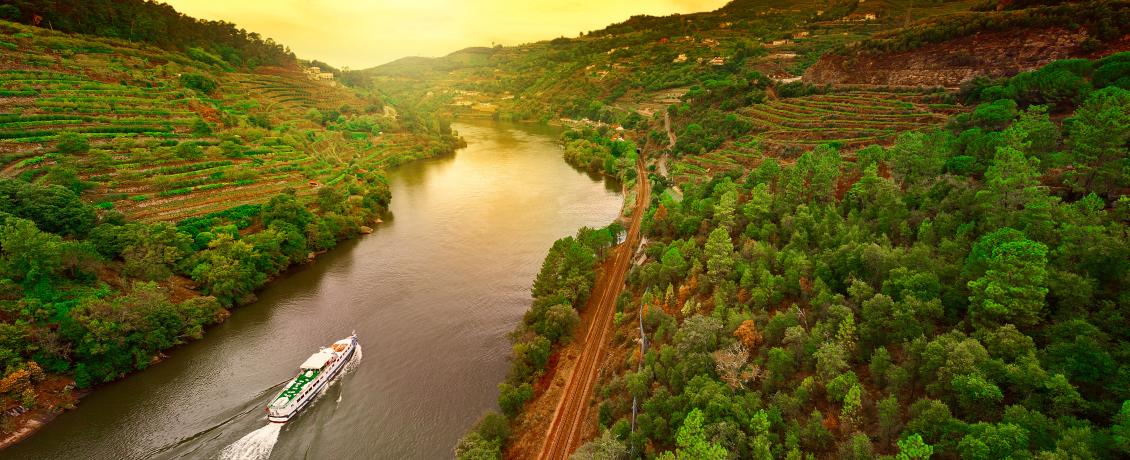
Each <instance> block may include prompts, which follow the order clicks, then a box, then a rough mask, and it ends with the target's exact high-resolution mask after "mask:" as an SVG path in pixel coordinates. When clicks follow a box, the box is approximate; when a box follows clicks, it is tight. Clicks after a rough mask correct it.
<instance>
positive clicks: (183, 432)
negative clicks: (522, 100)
mask: <svg viewBox="0 0 1130 460" xmlns="http://www.w3.org/2000/svg"><path fill="white" fill-rule="evenodd" d="M455 128H456V129H457V130H459V131H460V133H461V134H463V136H464V137H465V138H466V139H467V141H468V143H469V146H468V147H467V148H466V149H463V150H460V151H459V152H457V153H456V154H455V155H453V156H450V157H446V158H441V159H435V160H427V161H421V162H415V163H412V164H408V165H405V166H402V167H400V168H399V169H397V170H395V171H393V172H392V173H391V174H390V177H389V178H390V181H391V186H392V193H393V202H392V206H391V208H392V209H391V215H390V216H389V217H387V218H386V219H385V223H384V224H381V225H379V226H377V227H376V231H375V232H374V233H373V234H372V235H368V236H365V237H362V238H361V239H359V240H357V241H353V242H349V243H345V244H344V245H343V246H341V247H339V248H338V249H336V250H334V251H332V252H331V253H329V254H326V255H324V256H322V257H321V258H319V259H318V261H317V262H316V263H315V264H313V265H310V266H307V267H305V268H302V269H299V270H295V271H294V272H293V273H291V274H289V275H287V276H286V277H284V278H282V279H280V280H278V281H277V282H275V283H274V284H273V285H271V286H270V287H269V288H268V289H266V290H264V291H263V292H262V293H260V296H259V297H260V300H259V301H258V302H256V303H254V304H252V305H249V306H247V307H244V308H240V309H238V310H236V311H235V312H234V314H233V315H232V317H231V318H230V319H229V320H228V321H227V322H226V323H224V324H223V325H220V326H218V327H216V328H214V329H212V330H210V331H209V332H208V333H207V334H206V335H205V337H204V339H203V340H200V341H197V342H195V343H192V344H189V345H187V346H185V347H182V348H179V349H176V350H174V351H173V352H172V353H171V356H170V357H169V359H167V360H165V361H164V362H162V363H160V364H159V365H156V366H154V367H152V368H150V369H148V370H146V371H144V372H141V373H138V374H136V375H133V376H130V377H128V378H126V379H124V380H122V381H119V382H115V383H113V384H110V385H107V386H105V387H102V388H99V389H98V390H97V391H95V392H94V394H92V395H90V396H88V397H87V398H84V399H83V400H82V402H81V404H80V405H79V408H78V409H77V410H74V411H71V412H68V413H65V414H63V415H61V416H60V417H59V418H57V419H56V420H55V421H53V422H52V423H50V424H49V425H48V426H47V427H46V428H44V429H43V430H42V431H40V432H39V433H37V434H36V435H34V436H32V437H31V438H29V439H28V440H26V441H24V442H23V443H21V444H18V445H16V446H14V447H13V448H11V449H8V450H6V451H0V457H3V458H20V459H49V458H50V459H87V458H92V459H93V458H97V459H119V458H216V457H217V456H219V454H220V452H221V451H222V450H223V449H224V448H225V447H226V446H229V445H231V444H233V443H235V442H236V441H237V440H239V439H241V438H243V437H244V436H245V435H248V434H249V433H252V432H256V433H259V431H256V430H260V429H261V428H262V427H263V426H264V425H266V417H265V414H264V413H263V406H264V405H265V404H266V403H267V402H268V401H269V400H270V398H271V397H272V395H273V393H275V392H277V391H279V390H280V385H281V384H283V383H284V382H286V381H287V380H288V379H290V378H292V377H293V376H294V374H295V372H296V366H297V365H298V364H299V363H301V362H302V361H303V360H304V359H305V358H306V357H307V356H309V355H310V354H311V353H313V352H314V351H316V350H317V347H318V346H321V345H326V344H329V343H330V342H332V341H334V340H336V339H339V338H342V337H345V336H346V335H348V334H349V332H350V331H352V330H356V331H357V334H358V336H359V337H360V341H361V344H362V352H363V358H362V359H361V360H360V362H359V363H358V364H357V366H356V368H355V370H353V371H352V372H350V373H348V374H345V375H344V376H343V377H342V378H341V379H340V381H339V382H338V384H337V385H335V386H333V387H331V388H330V389H329V390H328V391H327V393H326V394H325V395H323V397H322V398H321V399H320V400H318V401H317V402H316V403H315V404H313V405H312V406H310V407H309V408H307V409H306V410H305V411H304V412H303V414H302V415H301V416H300V417H298V418H297V419H296V420H295V421H292V422H291V423H288V424H286V425H285V427H283V428H282V431H281V433H279V434H278V438H277V442H276V443H274V445H273V450H272V452H271V457H270V458H273V459H292V458H309V459H340V458H389V459H415V458H420V459H433V458H450V457H451V456H452V450H451V449H452V446H453V445H454V443H455V441H456V440H457V439H458V438H459V436H460V435H461V434H462V433H463V431H464V430H465V429H466V428H467V427H468V426H470V425H471V424H472V423H473V422H474V420H475V419H477V418H478V417H479V415H481V414H482V413H483V412H484V411H485V410H487V409H490V408H494V407H496V404H495V396H496V391H497V390H496V387H495V385H496V384H497V383H498V382H500V381H501V380H502V379H503V377H504V375H505V373H506V370H507V361H506V358H507V354H508V353H509V344H508V342H507V339H506V334H507V333H508V332H509V331H510V330H512V329H513V328H514V325H515V324H516V323H517V321H519V319H520V318H521V316H522V313H523V312H524V311H525V310H526V308H527V307H528V306H529V304H530V295H529V289H530V285H531V283H532V281H533V278H534V275H535V274H536V273H537V270H538V269H539V268H540V265H541V261H542V258H543V257H544V256H545V253H546V251H547V250H548V249H549V247H550V245H551V244H552V243H553V241H554V240H556V239H557V238H560V237H563V236H566V235H570V234H573V233H574V232H575V231H576V230H577V229H578V228H579V227H581V226H585V225H588V226H600V225H606V224H608V223H609V222H611V221H612V219H614V218H615V217H616V214H617V211H618V209H619V207H620V199H621V198H620V194H619V186H618V185H615V184H610V183H605V182H602V181H600V180H594V179H592V178H590V177H588V176H586V175H584V174H582V173H579V172H577V171H575V170H573V169H571V168H570V167H569V166H568V165H566V164H565V163H564V162H563V161H562V160H561V156H560V147H558V146H557V145H556V143H555V139H556V138H555V136H554V132H552V131H546V130H535V129H531V128H527V127H521V128H519V127H515V126H510V125H500V124H456V125H455ZM267 444H268V445H267V446H266V447H270V445H269V444H270V443H269V442H267Z"/></svg>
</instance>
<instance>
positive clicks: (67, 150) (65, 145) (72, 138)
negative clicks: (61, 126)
mask: <svg viewBox="0 0 1130 460" xmlns="http://www.w3.org/2000/svg"><path fill="white" fill-rule="evenodd" d="M55 150H57V151H59V153H64V154H68V155H70V154H76V153H86V152H87V151H89V150H90V142H88V141H87V140H86V136H83V135H81V134H76V133H72V132H64V133H61V134H59V136H58V137H57V138H56V142H55Z"/></svg>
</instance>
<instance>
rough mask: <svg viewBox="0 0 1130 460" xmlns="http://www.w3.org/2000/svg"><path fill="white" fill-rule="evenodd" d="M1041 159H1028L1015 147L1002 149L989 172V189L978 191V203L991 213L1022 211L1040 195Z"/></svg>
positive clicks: (998, 149)
mask: <svg viewBox="0 0 1130 460" xmlns="http://www.w3.org/2000/svg"><path fill="white" fill-rule="evenodd" d="M1038 164H1039V160H1037V159H1035V158H1028V157H1027V156H1025V155H1024V152H1021V151H1019V150H1016V149H1014V148H1012V147H998V148H997V153H996V156H994V157H993V161H992V163H991V164H990V165H989V169H988V170H986V171H985V189H984V190H981V191H979V192H977V200H978V201H979V202H980V203H981V204H982V206H983V207H984V209H985V211H986V212H988V213H990V215H991V213H995V212H1000V211H1001V210H1004V211H1018V210H1020V209H1023V208H1024V205H1026V204H1028V202H1030V201H1032V200H1033V199H1035V198H1036V197H1038V196H1039V194H1040V190H1039V189H1038V188H1037V187H1038V186H1039V185H1040V181H1039V178H1040V172H1039V169H1038V168H1037V165H1038Z"/></svg>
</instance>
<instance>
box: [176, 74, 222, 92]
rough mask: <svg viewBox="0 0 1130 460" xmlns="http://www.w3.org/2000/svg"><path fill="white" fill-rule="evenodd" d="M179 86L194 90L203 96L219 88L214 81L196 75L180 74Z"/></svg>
mask: <svg viewBox="0 0 1130 460" xmlns="http://www.w3.org/2000/svg"><path fill="white" fill-rule="evenodd" d="M180 84H181V85H184V87H185V88H189V89H194V90H197V91H200V92H201V93H205V94H207V93H211V92H212V91H213V90H215V89H216V88H217V87H219V85H218V84H217V83H216V81H215V80H212V79H211V78H208V77H205V76H203V75H201V74H198V73H186V74H181V76H180Z"/></svg>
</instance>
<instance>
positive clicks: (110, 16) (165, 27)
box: [0, 0, 294, 67]
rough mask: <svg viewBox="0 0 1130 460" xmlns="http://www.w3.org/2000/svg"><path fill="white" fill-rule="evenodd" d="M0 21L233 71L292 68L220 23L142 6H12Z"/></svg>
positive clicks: (276, 47) (83, 0) (47, 1)
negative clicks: (137, 45) (142, 46)
mask: <svg viewBox="0 0 1130 460" xmlns="http://www.w3.org/2000/svg"><path fill="white" fill-rule="evenodd" d="M4 8H5V9H4V10H3V11H0V19H7V20H11V21H18V22H22V23H25V24H33V25H37V26H41V27H50V28H52V29H54V30H59V31H63V32H72V33H80V34H88V35H98V36H102V37H110V38H120V39H122V40H129V41H141V42H148V43H152V44H154V45H157V46H159V47H162V48H165V49H169V50H176V51H184V52H186V53H187V54H188V55H189V56H190V57H192V58H193V59H196V60H199V61H201V62H205V63H209V64H216V65H219V66H221V67H223V66H234V67H243V66H248V67H255V66H257V65H260V64H269V65H282V64H289V63H293V62H294V53H291V52H290V49H289V48H286V47H284V46H283V45H280V44H278V43H275V41H274V40H272V39H270V38H267V39H264V38H262V37H261V36H260V35H259V34H258V33H255V32H247V31H246V30H243V29H239V28H237V27H236V26H235V25H234V24H231V23H229V22H224V21H207V20H202V19H196V18H193V17H190V16H186V15H184V14H181V13H178V12H177V11H176V10H174V9H173V7H171V6H169V5H167V4H165V3H161V2H154V1H146V0H14V1H10V2H5V5H4Z"/></svg>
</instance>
